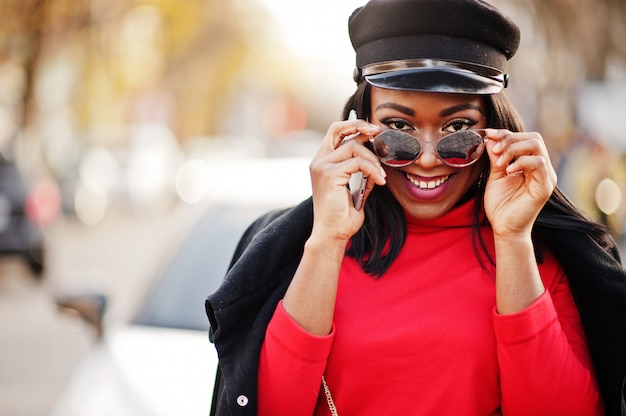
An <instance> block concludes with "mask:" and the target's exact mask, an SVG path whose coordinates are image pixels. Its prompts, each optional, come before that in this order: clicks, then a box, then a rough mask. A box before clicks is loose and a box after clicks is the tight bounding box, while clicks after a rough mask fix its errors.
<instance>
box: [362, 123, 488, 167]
mask: <svg viewBox="0 0 626 416" xmlns="http://www.w3.org/2000/svg"><path fill="white" fill-rule="evenodd" d="M486 130H487V129H467V130H459V131H455V132H453V133H450V134H446V135H445V136H443V137H441V138H439V139H437V140H424V139H422V138H420V137H418V136H414V135H412V134H410V133H407V132H405V131H400V130H393V129H384V130H383V131H382V132H380V133H379V134H378V135H376V136H375V137H373V139H372V148H373V150H374V153H375V154H376V156H378V159H379V160H380V162H381V163H383V164H384V165H386V166H389V167H392V168H402V167H405V166H409V165H410V164H412V163H415V161H416V160H417V159H419V157H420V156H421V155H422V151H423V148H424V144H425V143H433V144H434V148H435V154H436V155H437V157H438V158H439V160H441V161H442V162H443V163H445V164H446V165H448V166H451V167H454V168H465V167H468V166H471V165H473V164H474V163H476V162H477V161H478V160H479V159H480V157H481V156H482V154H483V153H484V151H485V143H486V141H487V139H486ZM388 132H393V134H399V135H402V136H408V137H410V138H411V139H413V140H416V141H417V142H418V144H419V145H420V149H419V153H418V154H417V156H415V157H414V158H413V159H412V160H410V161H408V162H406V163H391V162H389V161H386V160H385V157H384V156H381V155H379V154H378V152H377V150H376V148H377V146H376V145H377V143H376V142H377V140H382V139H380V137H381V135H385V134H386V135H389V133H388ZM468 132H473V133H476V135H477V136H479V137H480V138H481V139H482V147H481V150H480V154H479V155H478V156H477V157H476V158H475V159H472V160H471V161H470V162H468V163H461V164H459V163H450V162H448V161H446V160H445V159H444V158H443V157H442V156H441V155H440V154H439V143H441V141H442V140H444V139H447V138H448V139H449V138H450V136H454V135H459V136H460V135H461V134H467V133H468ZM383 143H386V142H385V141H384V140H383Z"/></svg>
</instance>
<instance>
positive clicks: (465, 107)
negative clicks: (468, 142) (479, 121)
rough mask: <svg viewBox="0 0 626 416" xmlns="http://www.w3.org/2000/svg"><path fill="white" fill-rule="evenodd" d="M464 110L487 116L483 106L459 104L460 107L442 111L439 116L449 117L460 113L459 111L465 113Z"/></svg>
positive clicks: (456, 106)
mask: <svg viewBox="0 0 626 416" xmlns="http://www.w3.org/2000/svg"><path fill="white" fill-rule="evenodd" d="M464 110H476V111H478V112H479V113H480V114H482V115H485V114H484V111H483V108H482V107H481V106H479V105H476V104H470V103H465V104H459V105H455V106H452V107H450V108H446V109H444V110H441V112H440V113H439V116H440V117H447V116H451V115H452V114H454V113H458V112H459V111H464Z"/></svg>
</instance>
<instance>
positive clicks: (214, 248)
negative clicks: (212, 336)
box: [134, 205, 275, 330]
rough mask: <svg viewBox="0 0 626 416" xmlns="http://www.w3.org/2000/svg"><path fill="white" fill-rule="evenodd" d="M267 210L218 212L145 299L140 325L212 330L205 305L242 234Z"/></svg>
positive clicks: (241, 208) (201, 224)
mask: <svg viewBox="0 0 626 416" xmlns="http://www.w3.org/2000/svg"><path fill="white" fill-rule="evenodd" d="M272 209H275V207H270V206H267V205H260V206H250V205H248V206H242V205H224V206H219V207H215V208H214V209H212V210H211V211H210V212H209V213H208V214H207V215H205V216H204V218H203V219H202V220H201V221H200V222H199V223H198V225H197V226H196V227H194V228H193V230H192V231H191V232H190V233H189V235H188V236H187V237H186V238H184V239H183V242H182V244H181V245H180V247H179V248H178V250H177V251H176V254H175V255H174V256H173V257H172V260H171V261H170V262H169V263H168V264H167V265H166V267H165V268H164V269H163V271H162V273H160V275H159V276H158V278H157V280H156V281H155V284H154V285H153V287H152V289H151V290H150V291H149V292H148V295H147V296H146V298H145V299H144V303H143V305H142V306H141V307H140V309H139V313H138V315H137V317H136V318H135V320H134V323H136V324H140V325H150V326H161V327H171V328H183V329H197V330H208V327H209V325H208V319H207V317H206V314H205V311H204V300H205V298H206V296H207V295H209V294H210V293H212V292H214V291H215V290H216V289H217V288H218V286H219V284H220V283H221V281H222V280H223V278H224V275H225V273H226V269H227V268H228V265H229V264H230V260H231V258H232V255H233V252H234V250H235V246H236V245H237V242H238V241H239V239H240V238H241V235H242V234H243V232H244V231H245V229H246V228H247V227H248V226H249V225H250V223H251V222H252V221H253V220H254V219H256V218H258V217H259V216H260V215H262V214H264V213H266V212H269V211H271V210H272Z"/></svg>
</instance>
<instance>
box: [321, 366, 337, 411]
mask: <svg viewBox="0 0 626 416" xmlns="http://www.w3.org/2000/svg"><path fill="white" fill-rule="evenodd" d="M322 386H323V387H324V394H325V395H326V402H328V408H329V409H330V414H331V415H332V416H339V414H338V413H337V408H336V407H335V401H334V400H333V396H332V395H331V394H330V389H329V388H328V384H326V378H324V376H322Z"/></svg>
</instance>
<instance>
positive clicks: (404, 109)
mask: <svg viewBox="0 0 626 416" xmlns="http://www.w3.org/2000/svg"><path fill="white" fill-rule="evenodd" d="M383 108H391V109H393V110H397V111H400V112H401V113H404V114H406V115H408V116H414V115H415V110H413V109H412V108H410V107H405V106H403V105H400V104H396V103H382V104H379V105H377V106H376V111H378V110H381V109H383Z"/></svg>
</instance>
